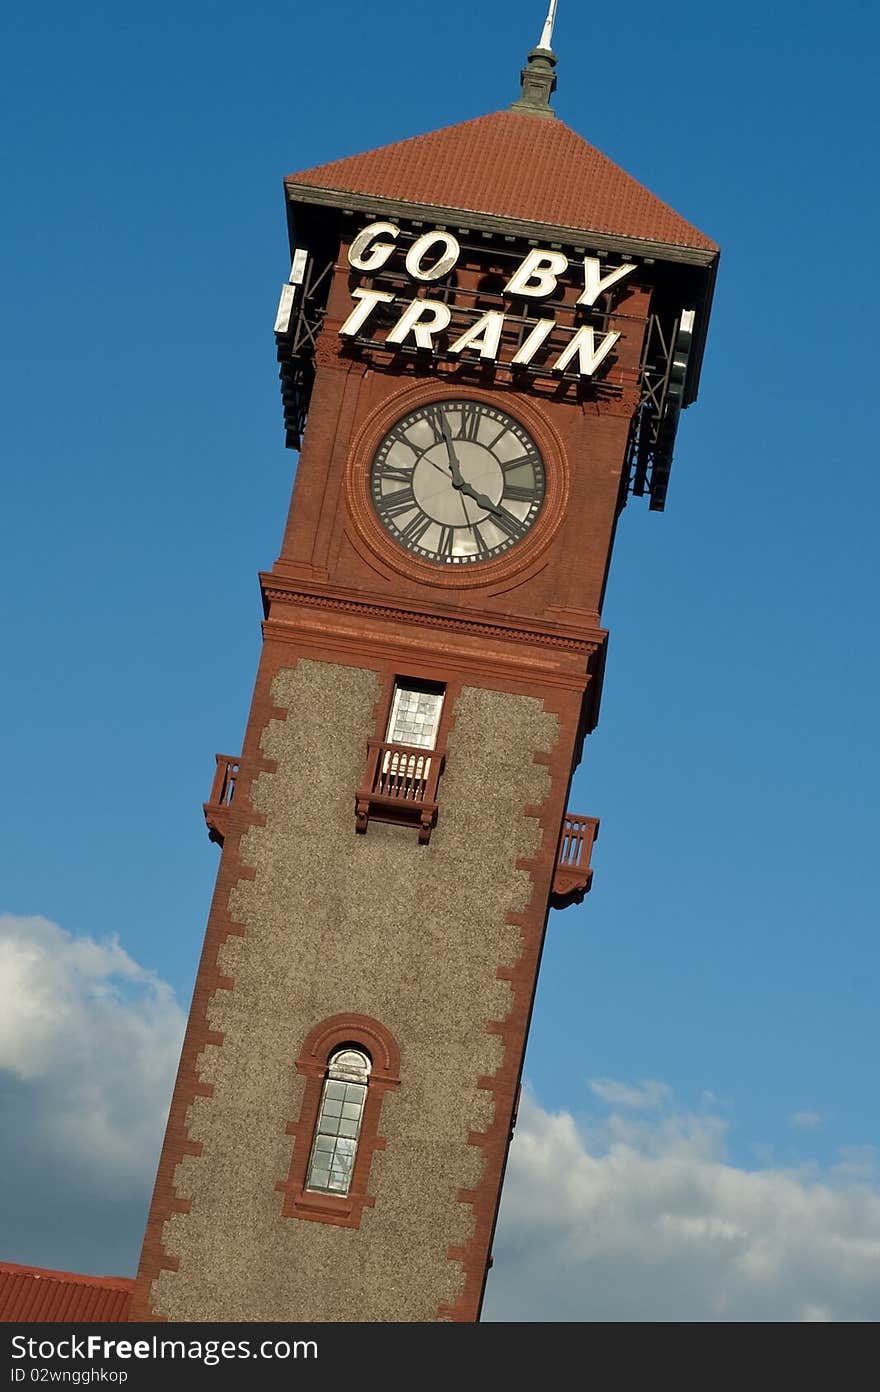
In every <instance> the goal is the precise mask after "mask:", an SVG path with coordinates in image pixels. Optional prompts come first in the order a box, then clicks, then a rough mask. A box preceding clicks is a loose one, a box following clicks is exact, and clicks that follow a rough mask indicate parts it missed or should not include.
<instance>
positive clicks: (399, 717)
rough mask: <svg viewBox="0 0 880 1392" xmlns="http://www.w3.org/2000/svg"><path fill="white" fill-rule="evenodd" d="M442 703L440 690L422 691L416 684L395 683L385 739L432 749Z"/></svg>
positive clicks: (391, 742)
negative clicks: (411, 685) (410, 685)
mask: <svg viewBox="0 0 880 1392" xmlns="http://www.w3.org/2000/svg"><path fill="white" fill-rule="evenodd" d="M442 705H443V692H442V691H424V690H422V689H420V688H419V687H416V686H413V687H409V686H406V685H404V684H401V683H398V684H397V685H396V686H395V688H394V699H393V701H392V703H391V717H390V719H389V721H388V729H387V731H386V735H385V738H386V740H387V742H388V743H389V744H412V745H415V746H416V747H417V748H419V749H433V748H434V745H435V744H436V741H437V727H438V726H439V724H440V710H441V707H442Z"/></svg>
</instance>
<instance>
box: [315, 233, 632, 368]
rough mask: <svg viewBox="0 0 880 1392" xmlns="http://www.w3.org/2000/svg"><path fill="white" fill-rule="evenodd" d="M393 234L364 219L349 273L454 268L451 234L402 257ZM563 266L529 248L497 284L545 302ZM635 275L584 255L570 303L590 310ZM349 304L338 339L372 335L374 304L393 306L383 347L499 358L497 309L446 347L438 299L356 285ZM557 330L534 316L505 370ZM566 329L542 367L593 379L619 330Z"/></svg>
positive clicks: (414, 276)
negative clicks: (392, 319)
mask: <svg viewBox="0 0 880 1392" xmlns="http://www.w3.org/2000/svg"><path fill="white" fill-rule="evenodd" d="M399 236H400V228H399V227H397V226H396V224H395V223H393V222H371V223H370V224H369V225H368V226H367V227H364V228H363V229H362V231H360V232H359V233H358V234H357V236H356V237H355V238H354V240H353V241H352V243H351V246H350V247H349V251H348V260H349V264H350V266H351V267H352V269H353V270H355V271H362V272H364V274H367V275H370V276H376V275H377V274H380V273H381V272H382V270H383V268H384V267H386V266H388V267H389V269H394V270H398V271H399V266H397V265H395V261H398V262H399V261H400V260H401V259H402V260H403V267H404V269H405V271H406V274H407V275H408V276H409V278H410V280H411V281H412V282H414V283H415V284H426V285H430V284H431V283H433V282H435V281H439V280H442V279H443V278H444V277H445V276H448V275H449V274H450V273H451V272H452V271H454V270H455V268H456V266H457V265H458V262H459V258H460V256H461V245H460V243H459V241H458V239H457V238H456V237H455V236H453V234H452V233H451V232H447V231H445V230H439V229H437V230H435V231H430V232H425V233H423V234H422V235H421V236H420V237H417V238H416V240H415V241H414V242H413V243H412V245H411V246H410V247H409V249H408V250H407V251H406V254H405V255H404V254H403V249H402V248H401V247H399V246H398V238H399ZM569 268H570V265H569V258H568V257H567V256H566V255H565V254H564V253H563V252H561V251H544V250H542V249H540V248H537V247H536V248H534V249H532V250H530V251H529V252H528V253H527V254H526V256H524V257H523V259H522V261H521V262H520V264H519V265H518V266H517V268H516V270H515V271H514V273H513V275H512V276H511V277H510V279H509V280H508V281H507V283H506V285H505V286H504V291H503V293H504V295H505V296H510V297H511V298H512V299H517V298H521V299H524V300H539V301H540V300H546V299H549V298H550V296H552V295H554V294H555V293H556V291H557V287H558V285H559V283H560V281H561V280H563V278H564V277H565V276H566V275H567V273H568V271H569ZM634 270H635V265H634V264H633V263H626V264H624V265H620V266H615V267H614V268H613V269H609V268H607V267H606V268H605V269H604V270H603V268H602V266H601V264H600V262H599V259H598V257H595V256H584V257H583V258H582V265H581V270H580V272H579V274H580V277H581V280H582V284H583V289H582V290H581V293H580V294H579V296H578V298H577V301H576V304H577V305H578V306H582V307H586V308H587V309H592V308H593V307H594V305H595V304H596V301H597V300H598V299H599V297H600V295H604V294H605V293H606V291H608V290H610V289H611V287H612V286H614V285H618V284H619V283H620V282H621V281H622V280H623V279H624V278H625V277H626V276H628V275H630V274H631V273H632V272H633V271H634ZM352 299H353V301H354V305H353V307H352V310H351V313H350V314H349V315H348V317H347V318H346V320H345V322H344V323H343V324H342V325H341V327H340V329H339V333H340V336H341V337H342V338H347V339H353V340H357V339H358V338H359V337H365V338H370V337H372V322H371V321H374V316H375V315H376V311H377V309H378V307H379V306H380V305H390V304H393V305H394V307H395V309H399V311H400V312H399V315H398V318H397V321H396V323H394V324H393V325H392V327H391V328H390V329H389V330H388V332H387V333H386V335H385V339H384V342H385V343H386V344H388V345H389V346H391V347H403V346H404V345H406V344H410V345H413V346H415V347H416V348H421V349H426V350H428V351H429V352H431V353H436V352H437V351H439V345H438V346H435V344H437V341H438V340H440V338H441V336H442V337H443V341H444V348H443V351H444V353H445V354H448V355H449V356H450V357H452V358H456V357H460V356H462V355H464V354H469V355H472V356H473V355H475V356H476V357H477V358H479V359H481V360H482V361H483V362H498V361H499V360H500V357H501V354H502V344H503V341H504V340H503V334H504V328H505V322H506V320H507V318H508V315H507V314H506V313H505V311H504V310H500V309H489V310H486V311H485V312H484V313H482V314H480V315H479V316H478V317H477V319H476V320H475V321H474V322H473V323H470V324H468V326H467V328H465V329H464V331H463V332H462V333H460V334H458V335H457V336H456V337H454V338H453V339H452V341H451V342H449V343H448V345H447V344H446V339H447V338H448V337H449V334H448V330H449V326H450V323H451V320H452V309H451V307H450V306H449V305H448V304H446V303H445V302H444V301H443V300H439V299H438V300H434V299H431V298H430V297H428V296H415V297H413V298H412V299H409V298H407V297H405V296H404V297H402V298H401V297H400V296H399V295H398V294H396V293H395V292H394V291H393V290H383V289H377V288H372V287H371V288H369V289H367V288H365V287H363V286H359V287H357V288H355V289H354V290H353V291H352ZM519 322H521V320H520V321H519ZM557 327H561V326H559V325H558V324H557V320H556V318H550V317H546V318H539V319H537V321H536V322H535V323H534V325H533V326H532V328H531V329H530V330H529V331H528V333H527V334H526V336H525V338H523V339H522V341H521V342H520V343H519V346H518V347H516V351H515V352H514V353H513V354H512V356H511V357H510V359H509V365H510V366H512V367H513V366H515V367H528V365H529V364H530V363H532V362H533V360H534V359H535V357H536V355H537V353H538V351H539V350H540V349H541V347H542V346H543V344H544V343H545V342H546V340H547V339H548V338H549V337H550V335H551V334H552V333H553V331H554V329H556V328H557ZM566 332H568V333H569V335H570V336H569V338H568V342H567V343H566V344H565V346H564V347H562V348H561V350H560V351H559V352H558V353H557V355H556V357H555V359H553V360H552V361H550V362H549V363H548V364H547V365H548V366H549V367H550V369H551V370H552V371H554V372H560V373H561V372H566V371H574V372H577V373H578V374H579V375H580V376H581V377H592V376H593V375H594V374H595V373H596V372H597V371H598V369H599V368H600V367H601V366H602V364H603V363H604V361H605V359H606V358H607V357H608V354H609V353H610V352H611V350H612V348H613V347H614V345H615V343H616V342H617V340H618V339H619V337H620V334H619V333H614V332H612V333H603V332H600V331H599V330H597V329H596V328H595V327H594V326H593V325H592V324H581V325H579V326H573V327H572V328H571V329H569V330H566Z"/></svg>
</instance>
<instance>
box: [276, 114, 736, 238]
mask: <svg viewBox="0 0 880 1392" xmlns="http://www.w3.org/2000/svg"><path fill="white" fill-rule="evenodd" d="M286 182H287V183H288V185H292V186H295V187H298V186H303V185H304V186H306V187H311V188H322V189H328V190H333V191H336V192H340V193H343V192H345V193H351V194H361V195H368V196H371V197H376V198H385V199H388V200H394V201H395V202H403V203H412V204H417V205H421V206H429V207H432V208H443V209H455V210H456V211H458V212H462V213H468V212H471V213H481V214H488V215H489V216H492V217H502V218H516V219H520V220H522V221H525V222H529V223H547V224H549V225H552V226H553V227H556V228H568V229H571V230H572V231H575V232H578V233H584V234H586V233H589V232H595V233H602V234H605V235H611V236H617V237H625V238H628V239H634V240H641V241H646V242H652V243H656V242H660V243H665V244H666V245H669V246H678V247H687V248H693V249H696V250H700V251H704V252H715V251H717V247H716V245H715V243H714V242H712V241H710V239H709V238H708V237H706V236H704V234H703V233H702V232H700V231H698V230H697V228H696V227H693V226H692V225H691V224H690V223H689V222H686V221H685V219H684V218H682V217H679V215H678V213H676V212H675V211H674V210H673V209H672V208H670V207H669V206H668V205H667V204H666V203H663V202H661V201H660V199H659V198H656V197H655V196H654V194H653V193H650V192H649V191H648V189H646V188H644V187H643V185H642V184H640V183H639V182H638V180H636V179H634V178H632V176H631V175H629V174H627V173H625V171H624V170H622V169H621V168H620V167H619V165H616V164H615V163H614V162H613V161H612V160H610V159H608V157H607V156H606V155H603V154H602V153H601V151H600V150H597V149H596V148H595V147H594V146H593V145H590V144H589V143H588V142H587V141H586V140H584V138H583V137H582V136H580V135H578V134H577V132H576V131H573V130H572V129H571V127H570V126H566V125H565V124H564V123H563V122H562V121H560V120H557V119H552V118H551V119H547V118H546V117H545V116H543V115H537V114H533V113H531V112H529V111H522V110H512V111H511V110H508V111H496V112H494V113H493V114H492V115H489V116H479V117H477V119H476V120H473V121H462V122H461V123H460V124H458V125H455V126H445V127H443V128H442V129H441V130H436V131H431V132H430V134H428V135H417V136H414V137H413V138H411V139H409V140H401V141H398V142H397V143H396V144H394V145H383V146H382V147H381V148H380V149H378V150H370V151H368V152H367V153H366V154H363V155H353V156H350V157H349V158H347V159H340V160H334V161H333V162H331V163H330V164H319V165H317V166H316V167H315V168H314V169H306V170H304V171H302V172H301V173H298V174H291V175H290V176H289V178H288V179H287V180H286Z"/></svg>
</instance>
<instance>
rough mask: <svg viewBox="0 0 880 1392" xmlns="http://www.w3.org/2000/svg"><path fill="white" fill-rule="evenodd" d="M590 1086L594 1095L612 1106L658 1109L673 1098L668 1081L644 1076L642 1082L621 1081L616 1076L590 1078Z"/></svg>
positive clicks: (652, 1110)
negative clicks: (659, 1080) (658, 1080)
mask: <svg viewBox="0 0 880 1392" xmlns="http://www.w3.org/2000/svg"><path fill="white" fill-rule="evenodd" d="M588 1087H589V1089H590V1091H591V1092H592V1093H593V1094H594V1096H596V1097H598V1098H599V1099H600V1101H602V1102H607V1103H608V1105H609V1106H610V1107H632V1108H633V1109H634V1110H640V1111H649V1112H655V1111H658V1110H659V1108H660V1107H665V1106H666V1104H667V1103H668V1102H669V1101H670V1100H671V1098H672V1093H671V1091H670V1089H669V1088H668V1087H667V1085H666V1083H659V1082H657V1080H656V1079H655V1078H643V1079H642V1081H641V1082H640V1083H621V1082H619V1081H618V1080H617V1079H616V1078H590V1079H589V1082H588Z"/></svg>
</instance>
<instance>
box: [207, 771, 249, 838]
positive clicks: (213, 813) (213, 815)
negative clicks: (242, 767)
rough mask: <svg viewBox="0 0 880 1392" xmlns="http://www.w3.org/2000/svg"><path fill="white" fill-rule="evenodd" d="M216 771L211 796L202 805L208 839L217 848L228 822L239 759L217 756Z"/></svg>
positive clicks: (223, 836)
mask: <svg viewBox="0 0 880 1392" xmlns="http://www.w3.org/2000/svg"><path fill="white" fill-rule="evenodd" d="M215 757H216V759H217V769H216V772H215V773H214V783H213V785H212V787H211V796H210V798H209V799H208V801H207V802H206V803H203V804H202V806H203V809H204V813H205V821H206V822H207V823H208V839H209V841H214V842H215V843H216V844H217V845H218V846H222V845H223V841H224V838H225V836H226V828H227V824H228V822H229V804H230V803H231V802H232V798H233V794H234V793H235V780H236V778H237V777H238V765H239V763H240V759H239V758H238V757H233V756H232V755H231V754H217V755H215Z"/></svg>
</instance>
